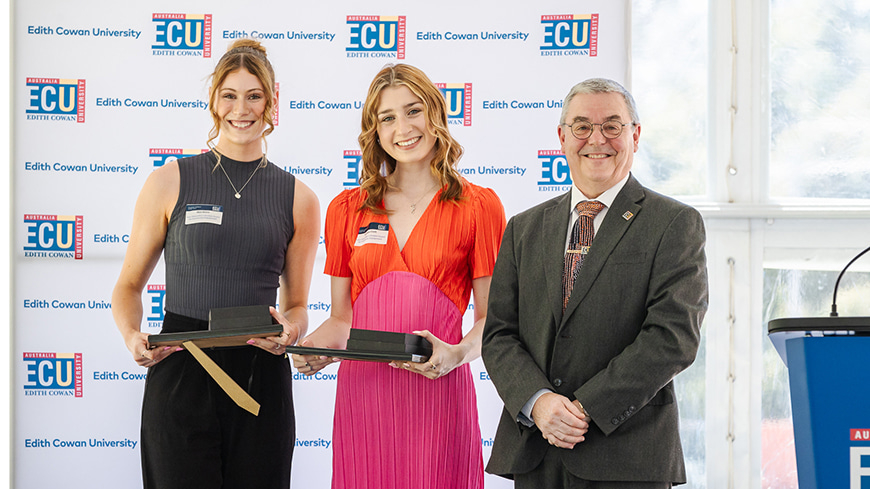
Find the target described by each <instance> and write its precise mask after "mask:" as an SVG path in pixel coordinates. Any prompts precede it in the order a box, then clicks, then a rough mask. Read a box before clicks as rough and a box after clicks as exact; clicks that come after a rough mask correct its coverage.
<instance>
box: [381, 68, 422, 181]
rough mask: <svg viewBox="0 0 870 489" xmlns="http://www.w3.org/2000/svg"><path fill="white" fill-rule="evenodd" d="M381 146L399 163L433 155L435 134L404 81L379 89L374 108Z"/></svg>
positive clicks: (418, 102)
mask: <svg viewBox="0 0 870 489" xmlns="http://www.w3.org/2000/svg"><path fill="white" fill-rule="evenodd" d="M377 117H378V139H380V144H381V147H382V148H384V151H386V152H387V154H389V155H390V156H392V157H393V159H395V160H396V162H397V163H399V164H403V163H404V164H426V165H428V164H429V163H430V162H431V161H432V158H433V156H434V148H435V136H434V135H433V134H432V133H431V131H430V128H429V121H428V118H427V117H426V106H425V105H424V104H423V101H422V100H421V99H420V97H418V96H416V95H414V93H413V92H412V91H411V90H410V89H408V87H406V86H404V85H397V86H391V87H387V88H385V89H383V91H381V94H380V103H379V104H378V108H377Z"/></svg>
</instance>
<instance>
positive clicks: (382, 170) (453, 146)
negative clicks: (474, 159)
mask: <svg viewBox="0 0 870 489" xmlns="http://www.w3.org/2000/svg"><path fill="white" fill-rule="evenodd" d="M397 86H405V87H408V89H409V90H411V92H412V93H413V94H414V95H416V96H417V97H419V98H420V100H422V101H423V105H424V106H425V107H426V119H427V122H428V126H429V130H430V131H431V133H432V135H433V136H435V147H434V148H435V156H434V158H432V162H431V163H430V167H429V168H430V170H431V171H432V175H433V176H435V178H437V179H438V181H439V183H440V184H441V187H442V188H444V190H443V191H442V192H441V196H440V200H441V201H442V202H445V201H452V202H458V201H459V200H461V198H462V177H461V176H460V174H459V171H458V170H457V169H456V164H457V162H458V161H459V158H460V157H462V146H460V145H459V143H458V142H457V141H456V140H455V139H453V137H452V136H451V135H450V131H449V130H448V129H447V108H446V103H445V101H444V96H443V95H442V94H441V91H440V90H438V87H436V86H435V84H434V83H432V82H431V81H430V80H429V77H427V76H426V74H425V73H423V71H421V70H420V69H419V68H415V67H414V66H411V65H407V64H396V65H387V66H385V67H384V68H383V69H381V71H380V72H378V74H377V76H375V79H374V80H372V84H371V86H369V92H368V95H367V96H366V102H365V105H364V106H363V111H362V122H361V126H362V127H361V132H360V135H359V146H360V150H361V152H362V164H361V168H360V188H361V189H362V190H363V191H365V192H366V193H367V196H366V200H365V202H364V203H363V205H362V208H361V209H360V210H362V209H369V210H370V211H372V212H374V213H376V214H386V213H387V211H385V210H384V209H382V208H380V207H379V206H380V203H381V202H382V201H383V200H384V195H385V194H386V192H387V189H388V188H389V184H388V183H387V179H386V176H388V175H390V174H392V173H393V172H394V171H395V170H396V160H395V159H394V158H393V157H392V156H390V155H389V154H388V153H387V152H386V151H384V149H383V148H382V147H381V145H380V144H379V141H378V114H377V112H378V106H379V105H380V103H381V93H382V92H383V91H384V89H385V88H389V87H397Z"/></svg>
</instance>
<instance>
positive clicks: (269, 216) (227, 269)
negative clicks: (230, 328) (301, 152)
mask: <svg viewBox="0 0 870 489" xmlns="http://www.w3.org/2000/svg"><path fill="white" fill-rule="evenodd" d="M220 160H221V165H222V166H223V168H224V169H225V170H226V173H227V175H229V178H230V179H232V182H233V184H234V185H235V187H236V189H239V190H241V192H240V194H241V198H239V199H236V198H235V196H234V194H235V190H233V187H232V186H231V185H230V182H229V181H227V175H224V172H223V171H221V169H220V168H216V169H215V164H216V162H217V158H216V156H215V154H214V153H213V152H208V153H204V154H201V155H197V156H192V157H190V158H182V159H179V160H178V170H179V172H180V176H181V186H180V188H179V192H178V202H177V203H176V205H175V209H174V210H173V211H172V216H171V218H170V220H169V229H168V231H167V233H166V242H165V244H164V251H163V256H164V262H165V264H166V298H165V306H166V310H167V311H169V312H173V313H175V314H182V315H184V316H189V317H193V318H197V319H205V320H207V319H208V312H209V309H211V308H216V307H233V306H251V305H275V302H276V299H277V295H276V294H277V289H278V277H279V276H280V274H281V272H282V270H283V269H284V263H285V256H286V254H287V246H288V245H289V244H290V239H291V238H292V237H293V195H294V190H295V182H296V179H295V177H294V176H293V175H291V174H290V173H287V172H286V171H284V170H282V169H281V168H278V167H277V166H275V165H274V164H272V163H271V162H269V163H267V164H266V166H265V167H262V168H260V169H259V170H257V173H256V174H254V176H253V178H251V180H250V182H249V183H248V184H247V186H245V187H244V189H242V186H243V185H244V184H245V182H246V181H247V180H248V178H249V177H250V176H251V173H252V172H253V171H254V169H255V168H256V167H257V165H258V164H259V163H260V160H257V161H253V162H239V161H234V160H231V159H229V158H227V157H226V156H221V158H220ZM217 220H219V221H220V223H219V224H218V223H216V221H217Z"/></svg>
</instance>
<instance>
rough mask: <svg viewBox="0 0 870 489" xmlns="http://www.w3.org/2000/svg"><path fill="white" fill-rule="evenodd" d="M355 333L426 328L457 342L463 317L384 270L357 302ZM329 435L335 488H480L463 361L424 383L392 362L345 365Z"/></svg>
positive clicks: (408, 276) (473, 403)
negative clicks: (356, 329)
mask: <svg viewBox="0 0 870 489" xmlns="http://www.w3.org/2000/svg"><path fill="white" fill-rule="evenodd" d="M353 327H354V328H360V329H373V330H381V331H394V332H401V333H410V332H412V331H420V330H424V329H428V330H429V331H430V332H432V333H433V334H434V335H435V336H437V337H438V338H441V339H442V340H443V341H445V342H447V343H451V344H456V343H459V341H460V340H461V339H462V314H461V313H460V312H459V310H458V308H457V307H456V305H455V304H454V303H453V302H452V301H451V300H450V299H449V298H448V297H447V296H446V295H444V293H443V292H441V290H439V289H438V287H437V286H435V284H433V283H432V282H430V281H429V280H427V279H425V278H423V277H421V276H420V275H417V274H414V273H410V272H390V273H388V274H386V275H383V276H382V277H380V278H378V279H377V280H374V281H372V282H370V283H369V284H368V285H367V286H366V287H365V288H364V289H363V291H362V292H361V293H360V295H359V296H358V297H357V300H356V302H355V303H354V305H353ZM333 430H334V431H333V461H332V469H333V473H332V487H333V488H336V489H339V488H340V489H345V488H366V489H369V488H377V489H412V488H413V489H481V488H482V487H483V456H482V448H481V437H480V426H479V425H478V421H477V400H476V397H475V392H474V384H473V382H472V378H471V369H470V367H469V365H468V364H465V365H462V366H461V367H459V368H457V369H454V370H453V371H452V372H450V373H449V374H447V375H446V376H444V377H441V378H439V379H437V380H430V379H428V378H426V377H423V376H422V375H418V374H414V373H411V372H408V371H407V370H402V369H395V368H393V367H390V365H389V364H388V363H382V362H361V361H352V360H344V361H342V362H341V366H340V367H339V370H338V382H337V391H336V401H335V421H334V426H333Z"/></svg>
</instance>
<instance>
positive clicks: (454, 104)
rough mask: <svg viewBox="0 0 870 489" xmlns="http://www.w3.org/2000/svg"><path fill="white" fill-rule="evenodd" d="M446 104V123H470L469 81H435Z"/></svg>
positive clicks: (465, 124)
mask: <svg viewBox="0 0 870 489" xmlns="http://www.w3.org/2000/svg"><path fill="white" fill-rule="evenodd" d="M435 86H436V87H438V89H439V90H441V94H442V95H444V101H445V102H446V104H447V123H448V124H462V125H463V126H470V125H471V83H436V84H435Z"/></svg>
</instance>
